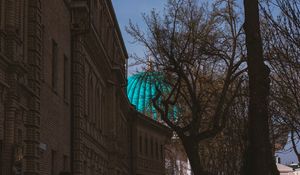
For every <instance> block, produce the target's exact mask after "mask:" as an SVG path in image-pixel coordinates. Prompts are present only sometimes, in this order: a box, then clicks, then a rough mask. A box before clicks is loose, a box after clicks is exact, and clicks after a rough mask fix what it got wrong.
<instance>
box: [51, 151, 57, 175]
mask: <svg viewBox="0 0 300 175" xmlns="http://www.w3.org/2000/svg"><path fill="white" fill-rule="evenodd" d="M55 159H56V151H54V150H52V151H51V175H55V169H56V165H55V162H56V160H55Z"/></svg>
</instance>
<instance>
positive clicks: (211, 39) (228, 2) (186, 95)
mask: <svg viewBox="0 0 300 175" xmlns="http://www.w3.org/2000/svg"><path fill="white" fill-rule="evenodd" d="M206 6H208V4H206ZM234 9H235V2H234V1H233V0H218V1H216V3H215V4H214V5H213V6H212V8H211V10H209V9H208V8H207V7H204V6H200V5H199V4H198V2H197V1H196V0H169V1H168V3H167V5H166V8H165V10H164V13H163V14H162V15H160V14H159V13H157V12H156V11H152V12H151V14H150V15H144V21H145V24H146V25H147V32H146V33H145V32H143V31H141V29H140V28H139V27H138V26H137V25H134V24H132V23H130V25H129V26H128V28H127V31H128V33H129V34H131V36H133V38H134V39H135V41H136V42H139V43H141V44H143V45H144V46H145V47H146V48H147V49H148V51H149V53H148V54H149V55H151V57H152V70H154V71H158V72H161V74H162V76H164V78H165V79H164V80H165V83H166V84H167V85H168V91H167V93H166V92H162V91H161V90H160V89H159V88H157V91H158V93H157V95H156V96H155V98H153V100H152V101H153V105H154V106H155V108H156V110H157V111H158V112H159V114H160V117H161V119H162V120H163V121H164V122H165V123H166V124H167V125H168V126H169V127H170V128H172V129H173V130H174V131H175V132H176V134H177V135H178V137H179V138H180V139H181V141H182V144H183V147H184V149H185V151H186V154H187V156H188V158H189V161H190V164H191V167H192V170H193V173H194V174H195V175H200V174H209V173H208V172H207V171H205V168H204V167H203V164H202V163H201V156H202V155H200V154H199V148H200V147H201V145H202V143H204V142H205V141H206V140H207V139H211V138H214V137H216V135H217V134H218V133H220V132H221V131H222V130H223V129H224V127H225V126H226V121H227V117H228V115H229V111H230V109H231V107H232V105H233V103H234V100H235V98H236V97H237V96H238V92H239V91H238V89H239V88H240V86H241V83H242V81H243V78H242V76H241V75H243V74H244V72H245V70H246V69H243V68H244V66H243V62H244V56H243V55H242V53H243V52H244V45H243V44H241V43H243V42H240V41H241V40H243V37H242V35H241V31H242V30H241V27H240V25H239V18H238V15H237V14H236V13H235V11H234ZM136 59H138V61H142V62H143V60H142V59H140V58H138V57H136ZM174 106H176V107H177V108H178V109H179V110H178V112H177V118H176V119H175V120H173V119H170V118H169V115H170V110H171V109H172V108H173V107H174Z"/></svg>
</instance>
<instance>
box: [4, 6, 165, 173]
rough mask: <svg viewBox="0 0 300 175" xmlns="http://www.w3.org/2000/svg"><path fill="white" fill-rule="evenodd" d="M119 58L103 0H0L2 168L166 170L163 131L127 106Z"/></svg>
mask: <svg viewBox="0 0 300 175" xmlns="http://www.w3.org/2000/svg"><path fill="white" fill-rule="evenodd" d="M127 57H128V56H127V53H126V49H125V46H124V43H123V39H122V36H121V34H120V30H119V27H118V23H117V21H116V17H115V14H114V11H113V7H112V4H111V1H110V0H0V174H2V175H13V174H24V175H58V174H60V173H63V172H66V173H71V174H73V175H96V174H109V175H119V174H122V175H123V174H124V175H129V174H145V175H148V174H149V175H151V174H153V175H154V174H164V159H163V158H164V149H163V148H164V144H165V142H166V141H167V140H168V137H169V136H170V132H169V130H168V129H167V128H166V127H164V126H162V125H160V124H159V123H157V122H154V121H150V120H149V119H145V118H144V116H142V115H141V114H139V113H137V112H135V110H134V109H133V107H132V106H131V105H130V103H129V101H128V99H127V96H126V91H125V90H126V88H125V87H126V82H127V80H126V79H127V77H126V72H127V70H126V62H127ZM137 121H138V122H137ZM140 133H142V134H143V135H145V136H146V138H148V136H149V141H147V142H146V141H140V140H139V138H140V137H139V135H140ZM151 140H152V141H151ZM140 142H141V143H140ZM137 145H140V146H137ZM138 149H143V150H145V149H147V152H148V150H149V154H148V153H147V154H142V152H141V154H139V153H138ZM143 162H144V163H143ZM149 162H150V163H152V164H151V165H148V164H149ZM149 169H155V170H156V171H154V172H153V171H151V170H150V171H149Z"/></svg>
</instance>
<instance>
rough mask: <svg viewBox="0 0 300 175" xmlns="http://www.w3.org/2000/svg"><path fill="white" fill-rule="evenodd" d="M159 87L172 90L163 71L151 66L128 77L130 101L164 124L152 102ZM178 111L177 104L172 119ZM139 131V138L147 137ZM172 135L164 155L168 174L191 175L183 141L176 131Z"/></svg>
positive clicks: (164, 91)
mask: <svg viewBox="0 0 300 175" xmlns="http://www.w3.org/2000/svg"><path fill="white" fill-rule="evenodd" d="M158 89H159V90H160V91H161V92H162V93H168V92H169V91H170V88H169V86H168V85H167V84H166V83H165V81H164V77H163V75H162V73H160V72H156V71H153V70H152V69H151V68H149V69H148V70H147V71H145V72H140V73H137V74H134V75H132V76H130V77H129V78H128V85H127V95H128V99H129V101H130V102H131V103H132V104H133V105H134V106H135V107H136V109H137V110H138V111H139V112H140V113H142V114H144V115H145V116H146V117H147V118H148V119H150V120H152V121H156V122H155V123H162V124H164V122H163V121H162V120H161V119H160V117H159V113H158V112H157V111H156V109H155V107H154V105H153V103H152V99H154V98H155V96H156V94H157V92H158ZM158 101H159V99H158ZM178 111H179V109H178V107H176V106H173V107H172V108H171V109H170V111H169V118H170V120H173V121H175V120H176V119H177V117H178ZM139 132H140V133H139V135H140V136H139V137H140V139H139V140H142V138H143V137H145V134H143V131H142V130H141V131H139ZM172 135H173V137H172V140H170V142H168V144H167V145H166V146H165V147H166V149H165V154H164V155H165V160H166V162H165V168H166V174H170V175H190V174H191V167H190V164H189V161H188V158H187V155H186V153H185V150H184V148H183V146H182V144H181V141H180V139H179V138H178V137H176V134H175V133H174V134H172ZM142 142H143V141H142ZM134 145H138V144H134ZM140 145H141V143H140ZM140 147H141V146H140ZM138 162H140V161H138Z"/></svg>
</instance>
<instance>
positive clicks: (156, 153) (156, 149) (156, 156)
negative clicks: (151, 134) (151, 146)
mask: <svg viewBox="0 0 300 175" xmlns="http://www.w3.org/2000/svg"><path fill="white" fill-rule="evenodd" d="M155 158H156V159H158V143H157V141H156V142H155Z"/></svg>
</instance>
